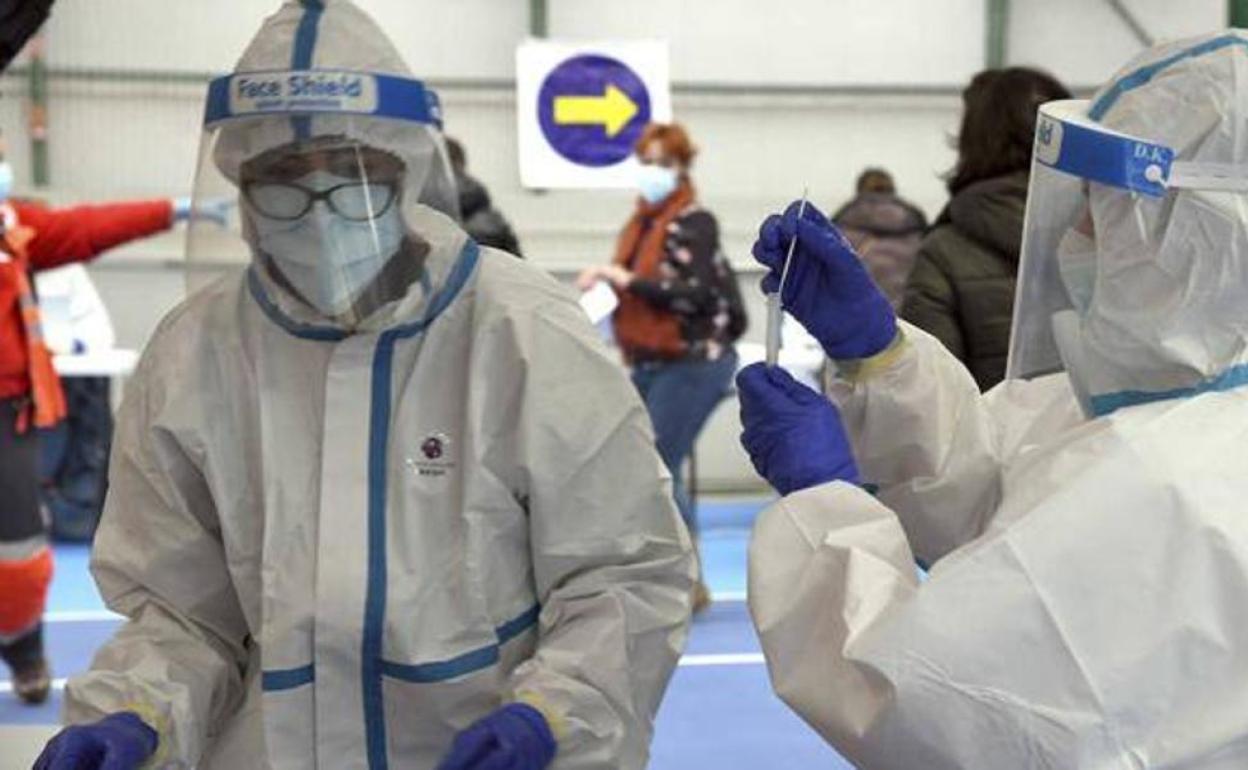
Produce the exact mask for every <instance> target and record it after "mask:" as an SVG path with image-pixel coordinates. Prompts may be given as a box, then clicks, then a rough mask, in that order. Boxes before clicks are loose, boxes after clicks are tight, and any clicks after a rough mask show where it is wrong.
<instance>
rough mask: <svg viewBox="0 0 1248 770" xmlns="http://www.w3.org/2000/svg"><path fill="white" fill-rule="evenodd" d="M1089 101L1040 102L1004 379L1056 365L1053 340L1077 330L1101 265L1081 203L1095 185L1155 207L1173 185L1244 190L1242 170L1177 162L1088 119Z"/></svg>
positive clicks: (1087, 206) (1170, 153) (1088, 213)
mask: <svg viewBox="0 0 1248 770" xmlns="http://www.w3.org/2000/svg"><path fill="white" fill-rule="evenodd" d="M1088 104H1089V103H1088V101H1087V100H1082V99H1069V100H1062V101H1055V102H1049V103H1048V104H1045V105H1043V106H1041V108H1040V115H1039V120H1038V121H1037V123H1036V144H1035V152H1034V155H1033V158H1032V165H1031V180H1030V187H1029V190H1028V194H1027V196H1028V197H1027V213H1026V217H1025V220H1024V221H1025V223H1024V228H1023V245H1022V256H1021V260H1020V263H1019V273H1018V276H1019V277H1018V290H1017V293H1016V295H1015V304H1014V322H1013V327H1012V329H1011V332H1010V354H1009V362H1008V364H1007V366H1006V377H1007V379H1030V378H1032V377H1038V376H1041V375H1044V374H1051V373H1054V372H1059V371H1063V370H1064V369H1065V364H1064V362H1063V359H1062V356H1061V353H1060V346H1059V344H1058V337H1060V336H1062V335H1064V334H1075V333H1077V332H1078V326H1079V322H1080V319H1081V318H1082V317H1083V316H1084V315H1085V314H1086V312H1087V309H1088V307H1089V305H1090V304H1091V303H1093V302H1094V301H1095V292H1096V282H1097V276H1098V273H1100V272H1101V270H1102V269H1103V267H1104V266H1102V265H1100V264H1099V263H1098V256H1097V254H1098V252H1097V242H1096V237H1097V234H1096V232H1095V227H1094V225H1093V218H1092V207H1091V202H1090V199H1089V191H1090V190H1093V189H1095V187H1094V186H1095V185H1107V186H1110V187H1114V188H1117V189H1119V190H1121V191H1125V192H1126V193H1128V194H1130V195H1133V196H1142V197H1144V198H1146V199H1151V200H1154V201H1157V202H1158V204H1159V205H1160V204H1161V203H1162V202H1164V201H1165V199H1166V198H1167V196H1169V195H1172V194H1173V191H1175V190H1182V189H1198V190H1229V191H1239V192H1246V191H1248V168H1246V167H1243V166H1238V165H1230V164H1212V163H1191V162H1184V161H1176V160H1175V152H1174V150H1173V149H1171V148H1169V147H1166V146H1165V145H1162V144H1158V143H1156V142H1150V141H1147V140H1144V139H1140V138H1138V137H1133V136H1128V135H1126V134H1123V133H1119V132H1116V131H1113V130H1110V129H1107V128H1105V127H1104V126H1101V125H1100V124H1098V123H1096V122H1094V121H1092V120H1091V119H1089V118H1088V117H1087V108H1088Z"/></svg>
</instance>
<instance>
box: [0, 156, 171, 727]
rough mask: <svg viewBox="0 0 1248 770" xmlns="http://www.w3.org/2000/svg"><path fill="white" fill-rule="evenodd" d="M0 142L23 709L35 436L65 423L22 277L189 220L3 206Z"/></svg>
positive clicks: (145, 208)
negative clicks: (42, 429) (62, 420)
mask: <svg viewBox="0 0 1248 770" xmlns="http://www.w3.org/2000/svg"><path fill="white" fill-rule="evenodd" d="M4 149H5V148H4V143H3V137H0V658H3V660H4V662H5V663H6V664H7V665H8V666H9V668H10V669H11V670H12V672H13V691H14V692H15V693H16V695H17V696H18V697H19V698H20V699H22V700H23V701H24V702H26V703H31V704H36V703H41V702H42V701H43V700H45V699H46V698H47V696H48V691H49V688H50V685H51V678H50V675H49V672H48V665H47V661H46V659H45V658H44V653H43V639H42V615H43V609H44V603H45V601H46V599H47V593H48V586H49V584H50V583H51V579H52V552H51V550H50V549H49V547H48V542H47V535H46V532H45V523H44V520H43V516H42V513H41V511H40V506H39V483H38V470H37V462H38V447H37V443H36V438H35V432H34V429H35V428H42V427H49V426H51V425H54V424H56V423H57V422H58V421H59V420H60V419H61V418H62V417H64V415H65V400H64V396H63V394H62V392H61V384H60V380H59V378H58V377H57V375H56V371H55V370H54V369H53V367H52V354H51V353H50V352H49V350H48V348H47V346H46V345H45V344H44V340H43V337H42V330H41V328H40V321H39V306H38V303H37V300H36V297H35V292H34V290H33V288H32V286H33V281H32V279H31V274H32V273H34V272H36V271H39V270H47V269H50V268H54V267H59V266H61V265H66V264H70V263H73V262H85V261H87V260H90V259H93V258H94V257H96V256H99V254H100V253H101V252H104V251H106V250H108V249H110V248H113V247H114V246H120V245H122V244H124V243H127V242H129V241H132V240H135V239H137V238H143V237H146V236H149V235H153V234H156V233H160V232H163V231H165V230H167V229H169V228H170V227H172V226H173V224H174V223H175V222H176V221H178V220H179V219H186V218H189V216H190V207H189V206H188V205H185V204H178V203H176V202H174V201H170V200H152V201H137V202H128V203H113V204H107V205H96V206H77V207H74V208H68V209H51V208H46V207H43V206H40V205H35V204H29V203H21V202H17V201H13V200H10V199H9V193H10V191H11V188H12V183H13V172H12V167H11V166H10V165H9V164H8V163H7V162H6V161H5V159H4Z"/></svg>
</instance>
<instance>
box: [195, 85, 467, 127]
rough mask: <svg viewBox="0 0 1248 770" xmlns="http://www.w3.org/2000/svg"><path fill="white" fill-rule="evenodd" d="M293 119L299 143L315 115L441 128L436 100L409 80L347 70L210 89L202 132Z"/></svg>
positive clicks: (438, 102) (435, 97)
mask: <svg viewBox="0 0 1248 770" xmlns="http://www.w3.org/2000/svg"><path fill="white" fill-rule="evenodd" d="M282 114H289V115H290V116H291V121H292V128H293V129H294V132H295V138H296V139H307V138H308V137H309V133H310V125H309V121H308V118H309V117H310V116H312V115H359V116H365V117H375V118H381V119H389V120H404V121H409V122H413V123H421V124H425V125H429V126H432V127H434V128H436V129H439V130H440V129H441V127H442V107H441V102H440V100H439V99H438V96H437V94H436V93H434V92H433V91H431V90H429V89H427V88H426V87H425V84H424V83H422V82H421V81H419V80H414V79H411V78H403V77H397V76H394V75H378V74H370V73H364V72H351V71H348V70H288V71H272V72H240V73H235V74H233V75H226V76H224V77H219V78H216V79H215V80H213V81H212V83H211V84H209V86H208V102H207V105H206V106H205V108H204V127H205V128H206V129H211V128H215V127H216V126H218V125H219V124H220V123H222V122H224V121H228V120H231V119H236V118H255V117H261V116H268V115H282Z"/></svg>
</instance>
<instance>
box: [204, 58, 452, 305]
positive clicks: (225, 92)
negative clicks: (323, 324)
mask: <svg viewBox="0 0 1248 770" xmlns="http://www.w3.org/2000/svg"><path fill="white" fill-rule="evenodd" d="M440 124H441V119H440V110H439V106H438V102H437V98H436V96H435V95H434V94H433V92H431V91H428V90H426V89H425V87H424V86H423V85H422V84H421V83H420V81H416V80H411V79H407V78H401V77H391V76H383V75H370V74H363V73H357V72H338V71H323V70H306V71H287V72H258V73H237V74H234V75H230V76H228V77H222V78H218V79H217V80H214V81H213V82H212V84H211V86H210V87H209V95H208V103H207V108H206V110H205V119H204V127H205V130H204V136H203V139H202V142H201V150H200V154H199V161H198V169H197V173H196V177H195V187H194V190H193V198H192V207H193V208H194V209H196V210H211V209H213V208H218V209H219V208H220V206H221V204H222V203H229V204H233V207H232V208H230V209H229V211H230V215H229V217H228V219H227V222H226V225H225V226H224V227H223V226H221V224H220V223H218V222H211V221H208V220H207V219H206V218H193V219H192V224H191V227H190V228H189V234H188V240H187V260H188V288H189V289H190V290H191V291H194V290H196V289H199V288H201V287H202V286H204V285H206V284H207V283H210V282H211V281H212V280H214V279H215V278H216V277H217V276H218V275H219V274H220V273H221V271H222V269H227V268H230V267H233V266H237V265H240V264H250V265H251V266H252V271H251V272H252V275H251V276H249V280H252V281H260V282H261V283H262V284H263V287H264V292H265V294H266V296H267V297H268V299H269V300H270V301H272V302H273V303H275V304H276V305H278V306H279V307H280V309H281V310H282V312H283V313H285V314H287V315H289V316H291V317H294V318H297V319H300V320H306V321H309V322H316V321H318V320H328V321H330V322H332V323H335V324H338V325H341V326H346V327H354V326H355V325H356V324H358V323H359V322H361V321H362V320H363V319H365V318H366V317H368V316H369V315H371V314H372V313H373V312H375V311H376V310H377V309H378V308H380V307H382V306H383V305H386V304H387V303H390V302H394V301H398V300H400V299H402V298H403V297H404V295H405V294H407V292H408V291H409V289H410V288H411V287H413V285H419V282H420V280H421V279H422V278H423V277H424V271H423V265H424V260H425V258H426V257H427V256H428V255H429V254H430V253H433V252H435V251H436V250H437V249H439V248H442V247H443V246H445V245H446V244H442V243H439V242H438V240H439V239H446V238H448V237H450V234H451V233H453V232H454V231H455V228H449V227H445V226H442V227H436V226H431V224H432V223H434V222H437V221H443V222H445V221H446V219H447V218H450V219H458V216H459V213H458V197H457V194H456V190H455V183H454V178H453V176H452V173H451V168H450V164H449V162H448V160H447V156H446V150H445V147H444V145H443V141H442V136H441V132H440Z"/></svg>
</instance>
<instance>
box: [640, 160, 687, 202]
mask: <svg viewBox="0 0 1248 770" xmlns="http://www.w3.org/2000/svg"><path fill="white" fill-rule="evenodd" d="M678 186H680V174H678V173H676V170H675V169H671V168H664V167H663V166H656V165H653V164H651V163H643V164H641V168H640V169H639V170H638V172H637V188H638V190H640V192H641V197H642V198H645V200H646V203H649V204H650V205H651V206H653V205H654V204H656V203H660V202H662V201H665V200H667V198H668V196H670V195H671V194H672V193H674V192H676V188H677V187H678Z"/></svg>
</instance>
